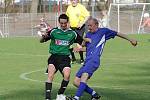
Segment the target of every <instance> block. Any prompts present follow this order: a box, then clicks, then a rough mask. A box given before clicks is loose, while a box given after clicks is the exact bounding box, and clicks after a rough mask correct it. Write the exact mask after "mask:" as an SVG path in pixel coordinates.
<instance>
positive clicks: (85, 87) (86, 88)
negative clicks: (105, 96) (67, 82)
mask: <svg viewBox="0 0 150 100" xmlns="http://www.w3.org/2000/svg"><path fill="white" fill-rule="evenodd" d="M84 91H85V92H87V93H89V94H91V95H94V94H95V93H96V92H95V91H94V90H93V89H92V88H90V87H89V86H88V85H87V84H86V83H84V82H80V85H79V87H78V90H77V92H76V95H75V96H74V98H75V99H76V100H79V97H81V96H82V94H83V92H84Z"/></svg>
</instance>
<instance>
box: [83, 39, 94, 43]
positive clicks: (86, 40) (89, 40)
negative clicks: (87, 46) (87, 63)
mask: <svg viewBox="0 0 150 100" xmlns="http://www.w3.org/2000/svg"><path fill="white" fill-rule="evenodd" d="M83 40H84V41H85V42H89V43H91V42H92V40H91V39H90V38H84V39H83Z"/></svg>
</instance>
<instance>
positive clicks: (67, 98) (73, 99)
mask: <svg viewBox="0 0 150 100" xmlns="http://www.w3.org/2000/svg"><path fill="white" fill-rule="evenodd" d="M66 100H76V99H75V98H74V97H69V96H66Z"/></svg>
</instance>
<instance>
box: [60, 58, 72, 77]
mask: <svg viewBox="0 0 150 100" xmlns="http://www.w3.org/2000/svg"><path fill="white" fill-rule="evenodd" d="M58 62H59V66H58V69H59V71H60V72H61V73H62V74H63V75H64V76H68V77H69V75H70V72H71V64H70V62H71V59H70V57H69V56H60V57H59V61H58Z"/></svg>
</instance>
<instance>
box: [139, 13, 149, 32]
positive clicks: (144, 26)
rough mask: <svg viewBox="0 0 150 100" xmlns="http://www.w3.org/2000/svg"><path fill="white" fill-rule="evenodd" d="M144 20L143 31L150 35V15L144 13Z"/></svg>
mask: <svg viewBox="0 0 150 100" xmlns="http://www.w3.org/2000/svg"><path fill="white" fill-rule="evenodd" d="M143 17H144V19H143V23H142V26H141V28H142V31H143V32H144V33H150V16H149V13H144V16H143Z"/></svg>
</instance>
